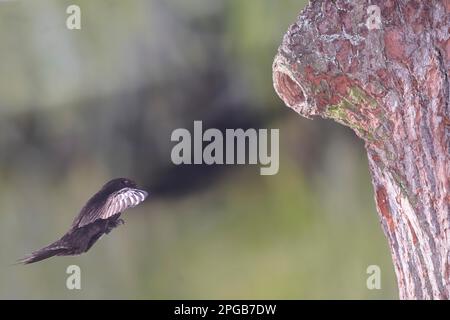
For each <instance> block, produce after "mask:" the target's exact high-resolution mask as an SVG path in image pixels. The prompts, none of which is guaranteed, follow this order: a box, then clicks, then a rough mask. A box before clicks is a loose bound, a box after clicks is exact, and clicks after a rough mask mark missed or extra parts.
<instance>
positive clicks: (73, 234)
mask: <svg viewBox="0 0 450 320" xmlns="http://www.w3.org/2000/svg"><path fill="white" fill-rule="evenodd" d="M147 195H148V194H147V192H146V191H144V190H141V189H138V188H137V186H136V183H135V182H133V181H131V180H129V179H125V178H118V179H114V180H111V181H109V182H108V183H106V184H105V185H104V186H103V187H102V189H101V190H100V191H99V192H97V193H96V194H95V195H94V196H93V197H92V198H90V199H89V200H88V202H87V203H86V205H85V206H84V207H83V208H82V209H81V211H80V213H79V214H78V216H77V217H76V218H75V220H74V221H73V223H72V226H71V227H70V230H69V231H68V232H67V233H66V234H65V235H64V236H62V238H61V239H59V240H57V241H56V242H54V243H52V244H50V245H48V246H46V247H44V248H42V249H40V250H36V251H34V252H32V253H31V254H30V255H29V256H28V257H26V258H24V259H22V260H20V261H19V262H21V263H24V264H28V263H33V262H37V261H41V260H44V259H47V258H49V257H52V256H67V255H77V254H81V253H83V252H86V251H88V250H89V249H90V248H91V247H92V245H93V244H94V243H95V242H96V241H97V240H98V239H99V238H100V237H101V236H102V235H104V234H105V233H106V234H108V233H109V232H110V231H111V230H112V229H114V228H115V227H117V226H119V225H121V224H123V223H124V222H123V220H122V219H120V214H121V213H122V212H123V211H125V210H126V209H128V208H132V207H135V206H137V205H138V204H139V203H141V202H142V201H144V200H145V199H146V198H147Z"/></svg>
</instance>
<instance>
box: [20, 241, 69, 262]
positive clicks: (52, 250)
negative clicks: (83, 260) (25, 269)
mask: <svg viewBox="0 0 450 320" xmlns="http://www.w3.org/2000/svg"><path fill="white" fill-rule="evenodd" d="M66 250H67V248H66V247H65V246H63V245H62V244H61V240H58V241H56V242H54V243H52V244H50V245H48V246H46V247H44V248H42V249H39V250H36V251H33V252H32V253H31V254H30V255H28V256H26V257H24V258H22V259H20V260H18V261H17V263H18V264H29V263H34V262H38V261H41V260H44V259H47V258H50V257H53V256H56V255H58V254H60V253H62V252H64V251H66Z"/></svg>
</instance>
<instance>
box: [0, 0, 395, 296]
mask: <svg viewBox="0 0 450 320" xmlns="http://www.w3.org/2000/svg"><path fill="white" fill-rule="evenodd" d="M74 3H75V4H78V5H80V6H81V8H82V30H79V31H70V30H67V29H66V28H65V19H66V17H67V15H66V13H65V10H66V8H67V6H68V5H69V4H74ZM304 4H305V1H298V0H297V1H294V0H292V1H291V0H289V1H288V0H283V1H272V0H248V1H238V0H214V1H209V0H190V1H181V0H166V1H164V0H152V1H145V0H142V1H137V0H131V1H119V0H96V1H88V0H85V1H57V0H53V1H49V0H37V1H11V2H0V38H1V39H2V41H0V53H1V57H2V59H1V62H0V240H1V250H0V263H1V265H2V266H0V268H1V270H2V272H1V275H0V298H6V299H12V298H27V299H35V298H137V299H147V298H150V299H151V298H158V299H160V298H186V299H189V298H192V299H195V298H206V299H210V298H287V299H300V298H312V299H319V298H344V299H353V298H373V299H378V298H396V297H397V292H396V288H395V279H394V274H393V267H392V262H391V260H390V255H389V249H388V246H387V243H386V241H385V239H384V236H383V233H382V230H381V226H380V225H379V222H378V217H377V213H376V210H375V207H374V201H373V195H372V188H371V184H370V179H369V176H368V173H367V171H368V170H367V161H366V158H365V153H364V150H363V145H362V143H361V142H359V141H358V140H357V138H356V137H355V136H354V135H353V134H352V133H351V132H350V131H349V130H348V129H346V128H342V127H339V126H338V125H337V124H334V123H331V122H326V121H321V120H316V121H313V122H311V121H308V120H305V119H301V118H300V117H298V116H296V115H295V114H294V113H292V112H291V111H290V110H288V109H287V108H286V107H285V106H283V104H282V102H281V101H280V100H279V99H278V97H277V96H276V94H275V92H274V90H273V88H272V76H271V64H272V59H273V56H274V55H275V52H276V49H277V46H278V44H279V43H280V42H281V39H282V36H283V34H284V32H285V31H286V29H287V27H288V25H289V24H290V23H292V22H293V21H294V20H295V18H296V15H297V14H298V13H299V11H300V9H301V7H302V6H304ZM193 120H203V121H204V123H205V124H206V125H205V126H212V127H218V128H234V127H244V128H245V127H268V128H280V138H281V146H280V171H279V174H278V175H275V176H265V177H262V176H259V170H258V168H256V167H255V166H227V167H205V166H198V167H196V166H184V167H175V166H174V165H172V164H171V162H170V150H171V148H172V146H173V143H171V142H170V134H171V132H172V130H174V129H175V128H179V127H186V128H192V121H193ZM118 176H129V177H130V178H134V179H135V180H137V181H138V182H139V183H140V184H141V185H144V186H145V187H147V188H149V189H150V191H151V192H152V197H151V198H149V200H148V201H147V202H146V203H145V204H144V205H142V206H140V207H137V208H135V209H133V210H130V211H129V212H127V213H126V215H125V220H126V224H125V226H121V227H120V228H118V229H116V230H114V232H112V233H111V234H109V235H107V236H105V237H104V238H103V239H102V240H101V241H99V242H98V243H97V244H96V245H95V246H94V247H93V248H92V249H91V250H90V251H89V252H88V253H87V254H85V255H82V256H77V257H57V258H54V259H51V260H48V261H43V262H41V263H38V264H35V265H30V266H15V265H14V266H11V264H12V263H14V261H15V260H16V259H17V258H20V257H21V256H23V255H24V254H26V253H28V252H30V251H31V250H34V249H37V248H39V247H41V246H43V245H45V244H47V243H49V242H51V241H53V240H56V238H57V237H59V236H61V235H62V234H63V233H64V232H65V231H66V230H67V228H68V226H69V225H70V223H71V221H72V219H73V217H74V216H75V215H76V214H77V212H78V210H79V209H80V208H81V206H82V205H83V204H84V202H85V201H86V200H87V198H88V197H89V196H91V195H92V194H93V193H94V192H95V191H96V190H97V189H98V188H99V187H100V186H101V185H102V184H103V183H104V182H105V181H107V180H109V179H111V178H112V177H118ZM69 264H77V265H79V266H80V267H81V270H82V290H80V291H76V292H75V291H69V290H67V289H66V287H65V281H66V277H67V275H66V273H65V270H66V267H67V266H68V265H69ZM372 264H376V265H379V266H380V267H381V270H382V290H373V291H370V290H368V289H367V288H366V279H367V276H368V275H367V274H366V268H367V267H368V266H369V265H372Z"/></svg>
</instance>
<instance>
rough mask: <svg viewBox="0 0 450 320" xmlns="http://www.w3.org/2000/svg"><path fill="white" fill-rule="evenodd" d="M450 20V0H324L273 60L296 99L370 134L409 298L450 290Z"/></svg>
mask: <svg viewBox="0 0 450 320" xmlns="http://www.w3.org/2000/svg"><path fill="white" fill-rule="evenodd" d="M369 5H377V6H378V7H379V8H380V13H381V25H380V28H379V29H371V30H369V28H368V26H367V25H366V22H367V19H368V18H369V15H370V14H371V12H369V13H368V12H367V9H368V7H369ZM449 29H450V0H440V1H439V0H427V1H418V0H417V1H413V0H410V1H408V0H397V1H395V0H380V1H367V0H358V1H348V0H334V1H333V0H316V1H311V2H310V4H309V5H308V6H307V7H306V8H305V9H304V10H303V11H302V13H301V14H300V16H299V17H298V19H297V21H296V23H294V24H293V25H291V26H290V28H289V30H288V31H287V33H286V34H285V36H284V38H283V42H282V44H281V46H280V48H279V51H278V54H277V56H276V57H275V61H274V64H273V77H274V87H275V90H276V91H277V93H278V95H279V96H280V97H281V98H282V99H283V101H284V102H285V103H286V104H287V105H288V106H289V107H291V108H292V109H293V110H295V111H296V112H298V113H299V114H300V115H302V116H304V117H308V118H311V117H313V116H320V117H323V118H331V119H334V120H336V121H338V122H339V123H341V124H344V125H346V126H349V127H351V128H352V129H353V130H354V131H355V133H356V134H357V135H358V136H359V137H360V138H361V139H363V140H364V141H365V146H366V150H367V154H368V159H369V168H370V172H371V175H372V183H373V186H374V189H375V200H376V204H377V207H378V213H379V216H380V220H381V223H382V226H383V229H384V232H385V234H386V237H387V238H388V242H389V246H390V248H391V253H392V258H393V262H394V266H395V271H396V274H397V279H398V286H399V292H400V298H402V299H448V298H450V210H449V203H450V193H449V190H450V183H449V177H450V160H449V159H450V96H449V95H450V85H449V67H450V62H449V61H450V39H449V38H450V37H449Z"/></svg>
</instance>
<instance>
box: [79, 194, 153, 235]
mask: <svg viewBox="0 0 450 320" xmlns="http://www.w3.org/2000/svg"><path fill="white" fill-rule="evenodd" d="M147 196H148V193H147V192H146V191H144V190H140V189H134V188H123V189H121V190H119V191H117V192H114V193H113V194H111V195H110V196H109V197H108V199H107V200H106V201H105V203H104V204H103V205H101V206H100V207H98V208H95V209H94V210H92V211H90V212H86V214H84V215H83V216H81V217H80V218H81V219H80V220H79V221H77V227H83V226H85V225H88V224H90V223H93V222H95V221H96V220H98V219H108V218H110V217H112V216H114V215H116V214H118V213H121V212H123V211H125V210H126V209H128V208H133V207H135V206H137V205H138V204H139V203H141V202H142V201H144V200H145V199H146V198H147Z"/></svg>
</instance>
